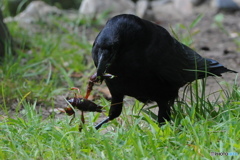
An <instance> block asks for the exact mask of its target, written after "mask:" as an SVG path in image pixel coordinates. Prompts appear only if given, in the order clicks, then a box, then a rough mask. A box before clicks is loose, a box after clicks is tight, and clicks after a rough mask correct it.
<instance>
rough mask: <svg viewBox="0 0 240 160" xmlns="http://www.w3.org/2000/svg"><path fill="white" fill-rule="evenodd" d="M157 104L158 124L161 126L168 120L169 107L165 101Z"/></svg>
mask: <svg viewBox="0 0 240 160" xmlns="http://www.w3.org/2000/svg"><path fill="white" fill-rule="evenodd" d="M157 104H158V108H159V110H158V123H159V124H162V123H163V122H165V120H167V121H169V120H170V108H171V105H170V104H169V102H168V101H166V100H159V101H157Z"/></svg>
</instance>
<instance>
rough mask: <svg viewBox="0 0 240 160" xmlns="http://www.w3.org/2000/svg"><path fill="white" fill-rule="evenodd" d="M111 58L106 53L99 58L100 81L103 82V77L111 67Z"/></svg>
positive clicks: (98, 71) (98, 75) (98, 73)
mask: <svg viewBox="0 0 240 160" xmlns="http://www.w3.org/2000/svg"><path fill="white" fill-rule="evenodd" d="M110 57H111V56H110V55H109V53H108V52H104V53H102V54H100V56H99V57H98V66H97V77H98V78H100V80H103V75H104V73H105V72H106V70H107V67H108V66H109V65H110V61H111V58H110Z"/></svg>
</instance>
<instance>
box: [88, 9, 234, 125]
mask: <svg viewBox="0 0 240 160" xmlns="http://www.w3.org/2000/svg"><path fill="white" fill-rule="evenodd" d="M92 56H93V60H94V63H95V65H96V67H97V76H98V77H101V79H102V80H103V79H104V78H103V74H104V73H110V74H112V75H114V76H115V77H114V78H112V79H109V78H106V79H105V81H106V84H107V86H108V88H109V90H110V92H111V94H112V105H111V108H110V112H109V119H110V120H112V119H114V118H116V117H118V116H119V115H120V113H121V111H122V102H123V98H124V96H125V95H128V96H132V97H135V98H136V99H138V100H140V101H142V102H144V103H146V102H148V101H156V102H157V104H158V106H159V113H158V121H159V122H163V121H164V119H166V120H169V114H170V107H171V106H172V105H173V103H174V99H175V98H176V97H177V96H178V90H179V88H180V87H182V86H184V85H185V84H186V83H188V82H192V81H194V80H196V79H200V78H204V77H206V76H213V75H216V76H221V74H222V73H224V72H234V73H236V72H235V71H233V70H229V69H227V68H225V67H224V66H223V65H221V64H219V63H218V62H217V61H215V60H212V59H207V58H203V57H201V56H200V55H199V54H198V53H197V52H195V51H194V50H192V49H191V48H189V47H187V46H186V45H184V44H182V43H180V42H178V41H177V40H176V39H175V38H174V37H172V36H171V35H170V34H169V33H168V31H167V30H166V29H164V28H163V27H161V26H158V25H156V24H154V23H152V22H149V21H147V20H143V19H141V18H139V17H136V16H134V15H127V14H123V15H118V16H115V17H113V18H112V19H110V20H109V21H108V22H107V24H106V25H105V27H104V28H103V29H102V31H101V32H100V33H99V34H98V36H97V38H96V40H95V42H94V44H93V49H92Z"/></svg>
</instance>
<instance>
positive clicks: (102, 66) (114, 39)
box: [92, 30, 119, 81]
mask: <svg viewBox="0 0 240 160" xmlns="http://www.w3.org/2000/svg"><path fill="white" fill-rule="evenodd" d="M118 48H119V40H118V35H116V34H114V33H112V31H111V30H102V31H101V32H100V34H99V35H98V37H97V38H96V40H95V42H94V44H93V49H92V56H93V60H94V63H95V66H96V67H97V77H98V79H100V80H101V81H102V80H103V75H104V74H105V73H106V72H107V69H108V67H109V66H110V65H111V64H113V62H114V60H115V57H116V55H117V53H118Z"/></svg>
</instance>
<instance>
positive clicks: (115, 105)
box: [95, 96, 123, 129]
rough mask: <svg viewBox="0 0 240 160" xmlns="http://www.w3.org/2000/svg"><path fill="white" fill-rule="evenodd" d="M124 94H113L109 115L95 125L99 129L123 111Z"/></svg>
mask: <svg viewBox="0 0 240 160" xmlns="http://www.w3.org/2000/svg"><path fill="white" fill-rule="evenodd" d="M122 105H123V96H112V102H111V108H110V111H109V117H108V118H106V119H104V120H103V121H102V122H100V123H99V124H97V125H96V126H95V128H96V129H99V128H100V127H101V126H102V125H103V124H104V123H107V122H108V121H110V120H113V119H115V118H117V117H118V116H119V115H120V114H121V112H122Z"/></svg>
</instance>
